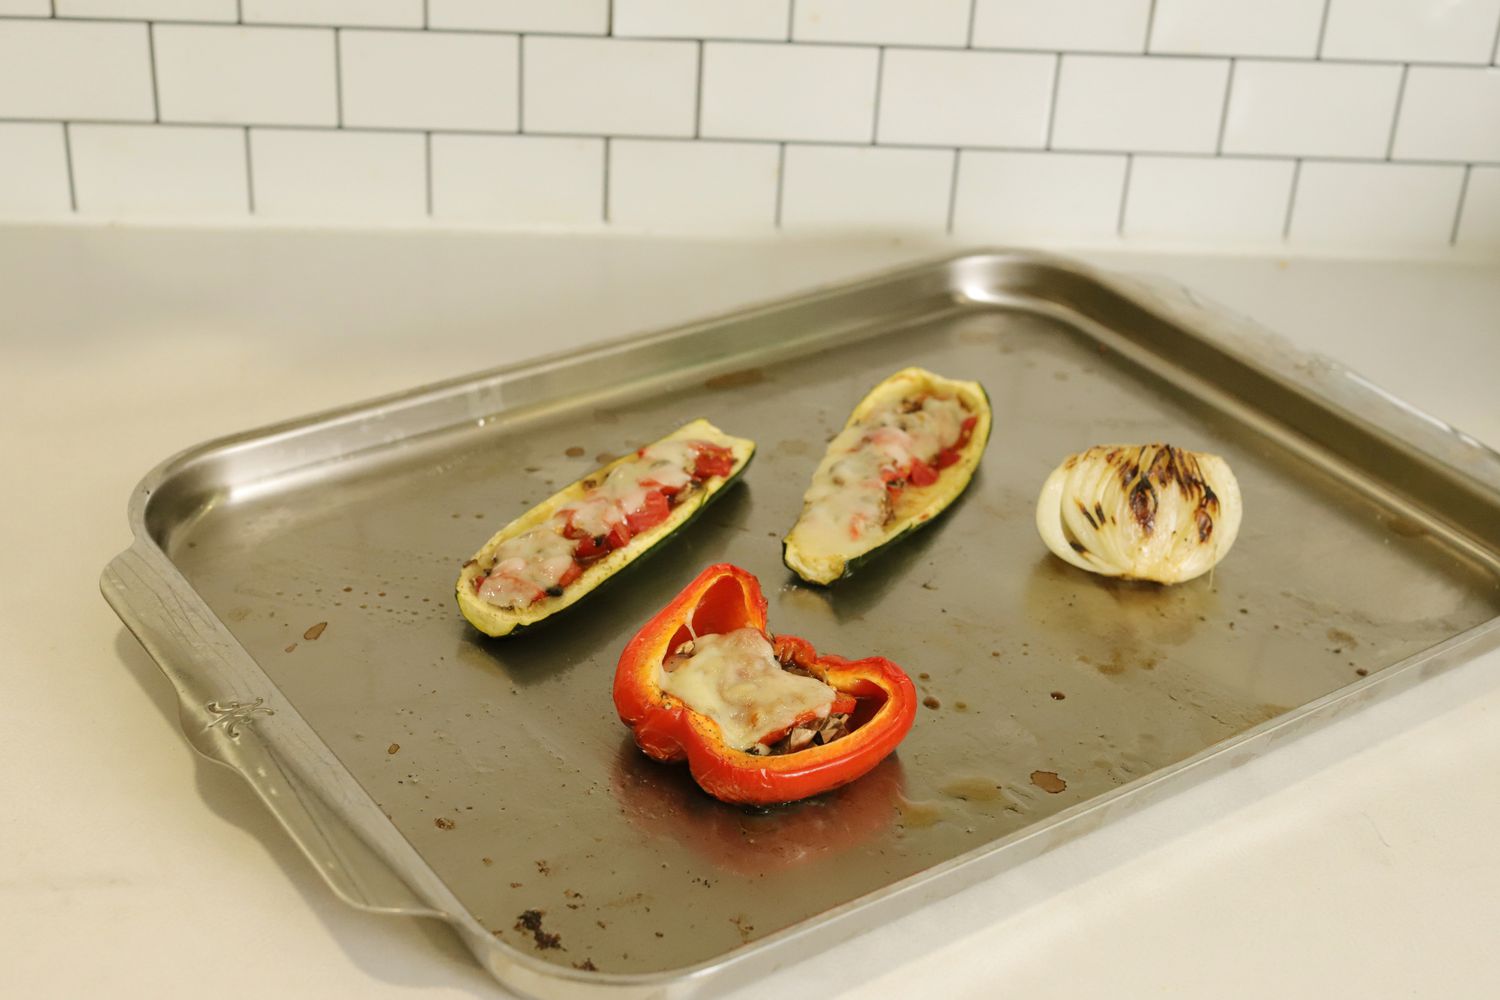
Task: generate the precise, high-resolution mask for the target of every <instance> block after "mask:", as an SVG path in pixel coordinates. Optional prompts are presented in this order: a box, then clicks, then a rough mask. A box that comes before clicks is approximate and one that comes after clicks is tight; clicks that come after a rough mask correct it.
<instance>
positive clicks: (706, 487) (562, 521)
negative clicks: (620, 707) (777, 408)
mask: <svg viewBox="0 0 1500 1000" xmlns="http://www.w3.org/2000/svg"><path fill="white" fill-rule="evenodd" d="M754 454H755V442H754V441H750V440H747V439H746V438H737V437H733V436H731V435H728V434H725V433H724V432H723V431H721V430H719V429H718V428H717V427H715V426H714V425H713V424H711V423H709V422H708V421H707V420H694V421H693V422H692V423H690V424H686V425H684V426H682V427H679V428H678V429H677V430H675V431H673V432H672V433H671V434H668V435H667V436H666V437H664V438H662V439H661V440H660V441H657V442H655V443H654V444H650V445H647V446H646V447H644V448H642V449H640V450H639V451H636V452H634V453H632V454H630V455H626V456H625V457H624V458H620V459H616V460H615V461H613V462H611V463H609V464H608V465H606V466H604V467H603V468H601V469H599V470H597V471H595V472H592V473H590V474H589V475H587V476H585V477H584V478H582V479H580V480H578V482H576V483H574V484H572V485H571V486H569V487H567V488H566V489H563V490H561V491H560V492H558V493H555V494H553V495H552V496H551V497H549V498H547V499H546V500H544V501H542V502H541V503H539V504H537V505H536V506H535V507H533V508H531V510H529V511H527V512H526V513H525V514H523V515H521V516H520V517H518V518H516V519H515V520H514V521H512V522H510V523H509V524H507V525H506V526H505V527H504V528H501V529H500V531H498V532H497V533H496V534H495V536H494V537H493V538H491V539H490V540H489V541H488V542H485V543H484V547H483V548H481V549H480V550H479V551H478V552H476V553H474V556H473V558H472V559H470V560H469V561H468V562H466V563H464V565H463V570H462V571H461V572H460V573H459V576H458V584H457V588H456V590H457V594H458V607H459V610H460V611H462V612H463V616H464V617H465V618H467V619H468V620H469V623H470V624H472V625H473V626H474V627H475V628H477V629H479V631H481V632H483V633H484V634H485V635H490V636H497V637H498V636H504V635H513V634H515V633H516V632H518V631H520V630H521V629H523V628H526V627H528V626H531V625H535V624H536V623H537V622H540V621H542V620H543V619H546V618H548V617H550V616H552V615H554V614H556V613H557V612H559V611H561V610H563V609H564V608H567V607H569V606H571V605H573V604H575V603H577V602H578V601H580V600H582V599H583V598H584V597H586V596H587V595H588V594H589V593H590V592H591V591H593V590H594V589H595V588H596V587H598V586H599V585H600V584H602V583H603V582H604V581H606V580H608V579H609V578H610V577H612V576H614V575H615V574H616V573H618V572H620V570H622V569H624V568H625V567H626V566H629V565H630V564H631V563H632V562H634V561H635V560H637V559H639V558H640V557H641V556H643V555H645V554H646V553H647V552H649V551H650V550H651V549H653V548H655V547H656V546H657V545H659V544H660V543H661V542H663V541H665V540H666V539H667V538H669V537H671V536H672V535H673V534H675V533H676V532H677V531H678V529H680V528H681V527H682V526H683V525H685V524H687V522H688V521H690V520H692V518H693V517H694V516H696V515H697V514H698V512H699V511H701V510H702V509H703V508H704V506H706V505H707V504H708V503H709V501H711V500H712V499H714V497H716V496H718V495H719V493H720V492H722V491H723V489H724V488H725V487H726V486H728V485H729V484H730V483H732V482H734V481H735V480H736V479H738V478H739V476H740V474H741V473H742V472H744V471H745V466H746V465H748V464H749V462H750V459H751V457H752V456H753V455H754Z"/></svg>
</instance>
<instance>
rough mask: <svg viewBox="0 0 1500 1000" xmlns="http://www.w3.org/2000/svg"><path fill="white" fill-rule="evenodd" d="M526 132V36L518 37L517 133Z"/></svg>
mask: <svg viewBox="0 0 1500 1000" xmlns="http://www.w3.org/2000/svg"><path fill="white" fill-rule="evenodd" d="M525 131H526V36H525V35H517V36H516V132H517V133H518V134H519V133H524V132H525Z"/></svg>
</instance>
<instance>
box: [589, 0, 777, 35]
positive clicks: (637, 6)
mask: <svg viewBox="0 0 1500 1000" xmlns="http://www.w3.org/2000/svg"><path fill="white" fill-rule="evenodd" d="M791 2H792V0H615V13H614V34H615V35H618V36H622V37H628V36H631V35H643V36H648V37H653V38H764V39H782V38H786V32H787V23H788V19H789V17H790V15H789V13H788V12H789V10H790V8H791Z"/></svg>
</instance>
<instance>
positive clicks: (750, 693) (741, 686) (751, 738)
mask: <svg viewBox="0 0 1500 1000" xmlns="http://www.w3.org/2000/svg"><path fill="white" fill-rule="evenodd" d="M677 662H678V663H679V664H680V665H679V666H677V667H676V669H674V670H672V671H667V670H662V671H661V672H660V676H659V678H658V682H659V683H660V685H661V689H662V690H663V691H665V692H667V693H668V694H670V695H673V696H675V697H677V698H680V699H682V702H683V704H685V705H687V707H688V708H691V709H692V710H693V711H695V712H697V713H698V714H699V715H706V716H708V717H709V718H710V719H712V720H714V722H716V723H718V725H719V730H720V732H721V733H722V734H723V739H724V742H725V743H726V744H727V745H728V746H731V747H733V748H734V749H736V750H745V749H748V748H749V747H751V746H753V745H754V744H756V743H758V742H759V741H760V738H761V737H762V736H766V735H768V734H770V733H775V732H780V731H781V730H783V729H785V728H787V727H788V726H790V725H791V724H792V723H794V722H796V721H797V720H798V719H799V718H801V717H802V716H804V715H806V714H807V713H808V712H812V713H813V714H814V715H815V716H816V717H817V718H825V717H826V716H827V715H828V711H829V709H831V708H832V707H833V699H834V690H833V688H831V687H829V686H828V685H827V684H824V683H823V682H822V681H820V680H816V679H814V678H812V677H804V676H802V675H801V674H791V673H787V672H786V671H785V670H783V669H781V664H779V663H777V662H776V656H775V654H774V653H773V652H772V651H771V644H770V642H768V641H767V640H766V637H765V636H764V635H763V634H762V633H761V632H760V630H759V629H753V628H742V629H736V630H735V631H733V632H725V633H723V634H722V635H701V636H699V637H698V638H697V639H695V640H694V641H693V653H692V655H691V656H690V657H688V658H687V659H686V660H679V661H677Z"/></svg>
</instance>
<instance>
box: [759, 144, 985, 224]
mask: <svg viewBox="0 0 1500 1000" xmlns="http://www.w3.org/2000/svg"><path fill="white" fill-rule="evenodd" d="M954 155H955V154H954V153H953V152H952V151H950V150H946V149H882V148H880V147H879V146H788V147H787V150H786V162H785V165H784V168H783V169H784V170H785V174H784V176H783V178H782V191H781V224H782V226H783V228H786V229H796V228H799V227H829V228H840V229H871V228H876V229H903V230H924V231H929V232H937V231H941V230H943V229H944V228H945V227H946V226H947V224H948V201H949V187H950V185H951V183H952V180H953V157H954Z"/></svg>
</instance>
